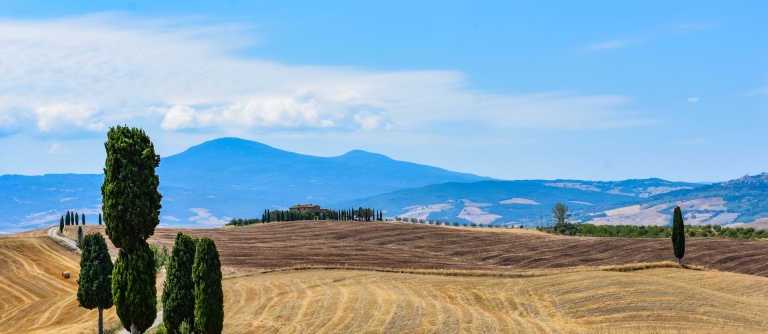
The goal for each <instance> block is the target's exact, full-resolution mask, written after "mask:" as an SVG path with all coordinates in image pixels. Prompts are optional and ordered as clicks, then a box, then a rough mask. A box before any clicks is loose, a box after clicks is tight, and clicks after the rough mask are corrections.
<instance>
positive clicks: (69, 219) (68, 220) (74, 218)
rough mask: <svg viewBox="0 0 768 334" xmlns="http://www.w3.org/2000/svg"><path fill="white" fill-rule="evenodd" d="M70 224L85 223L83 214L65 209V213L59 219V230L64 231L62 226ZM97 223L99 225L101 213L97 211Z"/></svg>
mask: <svg viewBox="0 0 768 334" xmlns="http://www.w3.org/2000/svg"><path fill="white" fill-rule="evenodd" d="M81 217H82V218H81ZM70 225H85V214H84V213H82V214H79V215H78V214H77V212H71V211H67V214H66V215H62V216H61V219H59V232H62V231H64V226H70ZM99 225H101V213H99Z"/></svg>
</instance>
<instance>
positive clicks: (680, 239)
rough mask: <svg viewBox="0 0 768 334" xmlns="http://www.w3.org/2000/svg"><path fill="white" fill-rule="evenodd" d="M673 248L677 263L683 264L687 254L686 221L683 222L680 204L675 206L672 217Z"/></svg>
mask: <svg viewBox="0 0 768 334" xmlns="http://www.w3.org/2000/svg"><path fill="white" fill-rule="evenodd" d="M672 249H673V250H674V252H675V257H676V258H677V263H678V264H682V261H683V256H684V255H685V223H683V213H682V211H681V210H680V207H679V206H677V207H675V212H674V215H673V218H672Z"/></svg>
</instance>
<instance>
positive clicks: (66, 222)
mask: <svg viewBox="0 0 768 334" xmlns="http://www.w3.org/2000/svg"><path fill="white" fill-rule="evenodd" d="M69 217H70V216H69V211H67V218H65V220H64V224H65V225H67V226H69V225H71V224H72V223H71V220H70V218H69Z"/></svg>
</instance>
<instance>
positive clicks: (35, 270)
mask: <svg viewBox="0 0 768 334" xmlns="http://www.w3.org/2000/svg"><path fill="white" fill-rule="evenodd" d="M64 271H67V272H69V273H70V278H69V279H65V278H64V277H62V272H64ZM79 272H80V256H79V255H78V254H76V253H73V252H70V251H68V250H66V249H65V248H64V247H62V246H60V245H59V244H57V243H56V242H54V241H53V240H51V239H49V238H48V237H44V236H40V237H19V236H16V237H12V236H11V237H2V238H0V333H93V329H94V328H95V327H96V324H97V319H98V311H97V310H90V311H89V310H86V309H84V308H82V307H79V306H78V305H79V303H78V302H77V297H76V293H77V279H78V277H79ZM104 317H105V323H108V322H109V321H114V320H115V319H117V317H116V316H115V314H114V309H110V310H106V311H105V312H104Z"/></svg>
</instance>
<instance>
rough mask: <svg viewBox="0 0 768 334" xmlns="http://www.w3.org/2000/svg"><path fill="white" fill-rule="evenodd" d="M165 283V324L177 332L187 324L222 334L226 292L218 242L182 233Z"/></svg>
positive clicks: (177, 241) (172, 331) (208, 331)
mask: <svg viewBox="0 0 768 334" xmlns="http://www.w3.org/2000/svg"><path fill="white" fill-rule="evenodd" d="M166 273H167V276H166V278H165V282H164V283H163V295H162V301H163V308H164V310H163V324H164V325H165V329H166V330H167V331H168V333H178V332H179V329H180V328H181V327H182V326H183V325H184V324H186V325H187V326H191V325H194V326H195V327H196V328H198V329H199V330H201V331H202V332H204V333H221V331H222V329H223V327H224V293H223V290H222V287H221V277H222V275H221V262H220V261H219V253H218V251H217V250H216V243H215V242H214V241H213V240H212V239H210V238H202V239H199V240H195V239H192V238H191V237H189V236H187V235H185V234H184V233H181V232H179V233H178V234H177V235H176V240H175V242H174V245H173V252H172V253H171V260H170V262H168V267H167V271H166Z"/></svg>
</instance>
